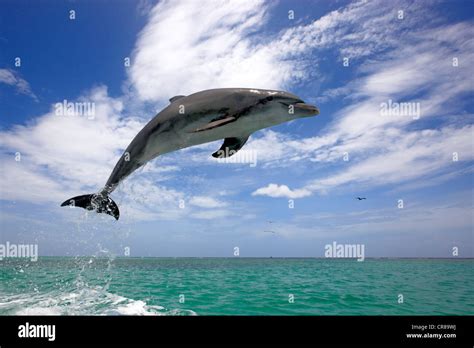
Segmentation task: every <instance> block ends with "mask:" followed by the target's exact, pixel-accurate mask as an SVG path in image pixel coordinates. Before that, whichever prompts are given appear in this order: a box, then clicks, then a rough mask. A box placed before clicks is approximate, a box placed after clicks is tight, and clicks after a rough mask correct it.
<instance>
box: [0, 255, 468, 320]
mask: <svg viewBox="0 0 474 348" xmlns="http://www.w3.org/2000/svg"><path fill="white" fill-rule="evenodd" d="M473 266H474V260H472V259H471V260H466V259H459V260H453V259H366V260H365V261H363V262H357V261H356V260H348V259H345V260H344V259H311V258H308V259H291V258H290V259H288V258H273V259H271V258H270V259H269V258H90V257H79V258H73V257H40V258H39V259H38V260H37V261H36V262H31V261H30V260H26V259H12V258H10V259H4V260H2V261H0V315H18V314H20V315H21V314H25V315H28V314H31V315H49V314H53V315H56V314H57V315H448V314H449V315H466V314H470V315H473V314H474V272H473ZM400 295H402V296H403V303H399V301H401V297H400Z"/></svg>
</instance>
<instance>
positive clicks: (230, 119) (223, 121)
mask: <svg viewBox="0 0 474 348" xmlns="http://www.w3.org/2000/svg"><path fill="white" fill-rule="evenodd" d="M236 119H237V118H235V117H234V116H227V117H225V118H220V119H218V120H215V121H211V122H209V123H208V124H206V125H205V126H204V127H201V128H197V129H196V130H194V131H193V133H196V132H203V131H207V130H210V129H214V128H217V127H220V126H223V125H225V124H227V123H230V122H234V121H235V120H236Z"/></svg>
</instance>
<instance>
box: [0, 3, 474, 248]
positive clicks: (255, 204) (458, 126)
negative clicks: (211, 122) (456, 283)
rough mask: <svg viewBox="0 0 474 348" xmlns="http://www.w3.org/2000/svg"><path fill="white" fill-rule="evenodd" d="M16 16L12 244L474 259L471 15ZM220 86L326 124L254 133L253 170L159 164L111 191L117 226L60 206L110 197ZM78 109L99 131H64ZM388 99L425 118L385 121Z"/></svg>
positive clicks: (8, 110) (10, 77)
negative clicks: (147, 128) (109, 186)
mask: <svg viewBox="0 0 474 348" xmlns="http://www.w3.org/2000/svg"><path fill="white" fill-rule="evenodd" d="M0 8H1V11H0V48H1V49H0V127H1V128H0V156H1V163H2V165H1V172H0V175H1V178H0V179H1V184H0V193H1V196H0V199H1V200H0V212H1V215H0V226H1V234H0V242H1V241H3V242H5V241H10V242H11V243H13V242H16V243H33V242H35V243H38V247H39V252H40V254H42V255H82V254H92V255H102V254H104V253H112V254H117V255H121V254H123V249H124V248H125V247H129V248H130V252H131V255H132V256H233V252H234V248H235V247H239V249H240V255H241V256H274V257H276V256H296V257H303V256H314V257H321V256H323V255H324V246H325V245H326V244H330V243H332V242H333V241H336V242H338V243H357V244H364V245H365V253H366V257H379V256H387V257H450V256H451V255H452V248H453V247H458V248H459V254H460V256H464V257H472V256H473V255H474V251H473V215H472V208H473V198H472V197H473V192H472V172H473V168H474V167H473V140H472V139H473V134H472V130H473V128H472V127H473V118H472V116H473V106H474V102H473V100H474V99H473V98H472V95H473V89H474V83H473V79H472V76H473V73H474V71H473V70H474V69H473V58H474V43H473V39H472V37H473V34H474V22H473V15H472V14H473V13H474V11H473V10H474V5H473V3H472V2H470V1H445V2H432V1H430V2H412V1H407V2H405V1H393V2H392V1H390V2H388V1H381V2H377V1H369V2H363V1H362V2H357V1H356V2H350V1H331V2H329V1H297V2H295V1H279V2H276V1H271V2H264V1H263V2H262V1H244V2H240V1H231V2H225V1H224V2H220V1H219V2H217V1H204V2H197V1H161V2H153V1H140V2H132V1H120V2H111V1H101V2H94V3H92V2H88V1H76V2H62V3H60V2H57V1H54V2H53V1H43V2H41V3H38V4H36V5H34V6H31V4H29V3H28V2H26V1H15V2H14V1H3V2H2V4H1V5H0ZM71 10H73V11H75V19H70V11H71ZM289 11H294V19H290V18H289ZM400 11H402V12H400ZM16 58H20V59H21V65H20V66H16V65H15V59H16ZM126 58H130V62H131V64H130V66H125V64H124V60H125V59H126ZM454 61H456V64H454ZM345 63H348V64H345ZM219 87H254V88H268V89H281V90H288V91H291V92H292V93H295V94H297V95H299V96H301V97H302V98H303V99H305V100H306V101H308V102H312V103H315V104H316V105H318V107H319V108H320V110H321V114H320V115H319V116H318V117H314V118H307V119H301V120H296V121H293V122H290V123H288V124H283V125H280V126H277V127H273V128H271V129H266V130H263V131H260V132H258V133H255V134H253V135H252V137H251V138H250V140H249V142H248V144H247V145H246V146H245V147H244V149H246V150H248V151H253V152H254V153H256V154H257V165H256V166H255V167H251V166H249V164H248V163H218V162H216V160H214V159H213V158H212V157H211V156H210V155H211V153H213V152H214V151H216V150H217V149H218V148H219V147H220V143H219V142H217V143H210V144H204V145H202V146H198V147H194V148H189V149H185V150H181V151H178V152H176V153H171V154H168V155H165V156H162V157H160V158H157V159H155V160H154V161H153V162H151V163H149V164H148V165H147V166H146V167H145V168H143V169H141V170H139V171H137V172H136V173H134V175H133V176H131V177H130V178H128V179H127V180H126V181H125V182H124V183H123V184H122V185H121V186H120V187H119V189H118V190H117V191H116V192H114V193H113V195H112V196H113V198H114V200H115V201H116V202H117V203H118V204H119V207H120V210H121V219H120V220H119V221H118V222H116V221H115V220H114V219H113V218H111V217H110V216H102V214H101V215H97V214H91V213H89V214H87V213H86V212H85V211H84V210H81V209H68V208H60V207H59V204H60V203H61V202H62V201H64V200H65V199H67V198H70V197H72V196H76V195H79V194H84V193H91V192H95V191H96V190H99V189H100V188H101V187H102V186H103V185H104V183H105V182H106V180H107V178H108V176H109V174H110V172H111V170H112V169H113V166H114V165H115V163H116V161H117V159H118V158H119V156H120V155H121V153H122V151H123V150H124V149H125V147H126V146H127V145H128V144H129V142H130V141H131V139H132V138H133V136H134V135H135V134H136V133H137V132H138V131H139V130H140V129H141V128H142V127H143V126H144V125H145V124H146V122H147V121H148V120H150V119H151V118H152V117H153V116H154V115H155V114H156V113H157V112H158V111H159V110H161V109H162V108H163V107H164V106H165V105H166V104H167V103H168V99H169V98H170V97H172V96H174V95H179V94H190V93H193V92H197V91H199V90H204V89H209V88H219ZM63 100H67V101H69V102H88V103H93V104H94V105H95V115H94V117H93V118H92V119H91V118H87V117H84V116H81V115H74V116H58V115H56V114H55V108H54V106H55V104H56V103H58V102H62V101H63ZM389 102H391V103H392V104H393V103H407V105H411V106H413V107H414V109H413V110H415V109H416V108H415V106H417V107H419V114H416V113H415V112H414V111H413V110H412V112H411V113H408V114H403V113H401V114H396V113H394V114H391V115H386V114H383V112H382V111H381V110H382V106H381V105H383V104H387V103H389ZM17 153H19V154H20V155H21V159H20V161H15V154H17ZM453 153H456V154H457V159H458V160H457V161H453ZM345 158H346V159H348V160H345ZM356 196H364V197H367V200H364V201H357V200H355V197H356ZM399 200H403V208H402V209H400V208H399V207H398V205H399ZM290 201H291V202H290ZM183 202H184V208H183V207H182V206H183V205H182V204H181V207H180V203H183ZM290 206H293V208H290ZM268 221H272V222H271V223H269V222H268ZM266 230H273V231H274V232H275V233H267V232H264V231H266Z"/></svg>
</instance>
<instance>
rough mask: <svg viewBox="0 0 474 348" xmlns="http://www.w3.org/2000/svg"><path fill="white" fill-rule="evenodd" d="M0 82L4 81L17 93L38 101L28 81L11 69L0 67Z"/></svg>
mask: <svg viewBox="0 0 474 348" xmlns="http://www.w3.org/2000/svg"><path fill="white" fill-rule="evenodd" d="M0 83H5V84H7V85H9V86H13V87H15V89H16V90H17V92H18V93H21V94H24V95H27V96H29V97H31V98H33V100H35V101H38V97H36V95H35V94H34V93H33V92H32V90H31V87H30V84H29V83H28V81H26V80H24V79H22V78H21V77H19V76H18V73H16V72H15V71H13V70H10V69H0Z"/></svg>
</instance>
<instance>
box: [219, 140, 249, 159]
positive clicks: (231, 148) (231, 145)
mask: <svg viewBox="0 0 474 348" xmlns="http://www.w3.org/2000/svg"><path fill="white" fill-rule="evenodd" d="M248 139H249V137H248V136H246V137H240V138H225V139H224V143H223V144H222V146H221V148H220V149H219V150H217V151H216V152H214V153H213V154H212V157H215V158H225V157H230V156H232V155H234V154H235V153H236V152H237V151H239V150H240V149H241V148H242V146H244V145H245V143H246V142H247V140H248Z"/></svg>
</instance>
